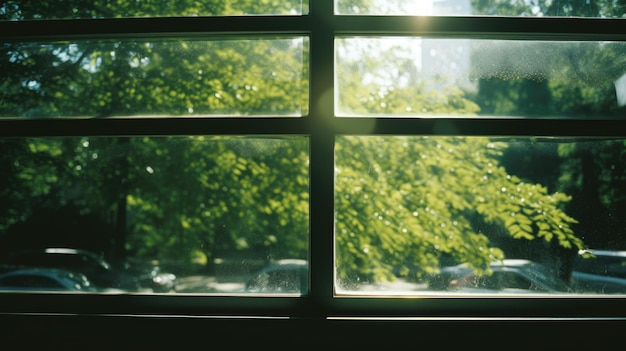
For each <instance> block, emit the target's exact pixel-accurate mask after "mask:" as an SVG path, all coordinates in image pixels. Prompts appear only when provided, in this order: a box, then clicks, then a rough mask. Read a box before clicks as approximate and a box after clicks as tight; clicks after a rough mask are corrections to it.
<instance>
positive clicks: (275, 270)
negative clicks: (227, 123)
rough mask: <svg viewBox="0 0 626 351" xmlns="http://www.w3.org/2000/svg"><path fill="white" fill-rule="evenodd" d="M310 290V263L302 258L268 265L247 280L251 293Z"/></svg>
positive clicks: (300, 292) (303, 291) (305, 291)
mask: <svg viewBox="0 0 626 351" xmlns="http://www.w3.org/2000/svg"><path fill="white" fill-rule="evenodd" d="M308 291H309V264H308V261H307V260H302V259H284V260H279V261H276V262H273V263H271V264H268V265H266V266H265V267H263V268H262V269H260V270H259V271H258V272H256V273H255V274H253V276H252V277H251V278H250V279H249V280H248V281H247V283H246V286H245V292H249V293H297V294H306V293H307V292H308Z"/></svg>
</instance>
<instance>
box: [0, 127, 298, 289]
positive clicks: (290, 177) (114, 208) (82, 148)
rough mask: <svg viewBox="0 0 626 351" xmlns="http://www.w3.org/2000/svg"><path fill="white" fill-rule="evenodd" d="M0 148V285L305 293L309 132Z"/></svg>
mask: <svg viewBox="0 0 626 351" xmlns="http://www.w3.org/2000/svg"><path fill="white" fill-rule="evenodd" d="M0 149H1V150H2V153H1V154H0V163H1V165H0V169H2V170H3V172H1V173H0V177H1V178H0V183H1V184H3V186H2V189H0V190H1V191H0V219H1V220H0V290H7V289H12V290H14V289H15V288H16V287H15V286H14V283H10V282H11V281H22V280H27V281H29V282H30V281H33V283H32V284H31V286H30V287H28V286H22V287H21V290H31V291H32V290H45V289H44V288H45V287H44V286H42V285H41V284H40V283H37V284H35V279H37V281H40V280H43V279H47V280H51V279H52V280H55V281H56V282H58V283H59V285H61V286H64V287H65V288H64V291H79V290H82V291H93V289H96V291H97V292H105V293H117V292H131V293H136V292H140V293H144V292H145V293H179V294H182V293H193V294H236V293H237V294H238V293H244V294H247V293H287V294H306V293H307V291H308V265H307V263H308V243H309V238H308V237H309V229H308V228H309V172H308V159H309V151H308V138H307V137H283V136H257V137H235V136H231V137H217V136H215V137H210V136H189V137H130V138H126V137H71V138H15V139H0ZM34 268H36V269H37V271H36V272H34V271H33V269H34ZM35 275H36V276H35ZM33 276H34V278H33ZM4 282H6V284H8V285H3V284H4ZM11 284H13V285H11Z"/></svg>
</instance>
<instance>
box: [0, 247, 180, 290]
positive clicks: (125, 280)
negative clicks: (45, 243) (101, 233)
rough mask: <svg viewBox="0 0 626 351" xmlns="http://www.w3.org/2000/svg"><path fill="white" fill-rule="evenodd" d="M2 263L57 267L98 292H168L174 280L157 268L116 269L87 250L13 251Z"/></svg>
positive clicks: (172, 287)
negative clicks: (79, 276)
mask: <svg viewBox="0 0 626 351" xmlns="http://www.w3.org/2000/svg"><path fill="white" fill-rule="evenodd" d="M4 263H5V264H8V265H13V266H18V267H20V266H21V267H42V268H60V269H66V270H69V271H72V272H77V273H82V274H84V275H85V276H87V278H89V280H90V281H91V282H92V283H93V284H94V285H95V286H96V288H97V289H99V290H101V291H104V290H110V289H118V290H122V291H128V292H170V291H173V290H174V289H175V279H176V277H175V276H174V275H173V274H169V273H162V272H159V271H158V267H151V268H149V269H141V270H135V269H133V268H132V267H130V266H124V267H119V268H116V267H113V266H112V265H111V264H109V263H108V262H107V261H106V260H104V259H103V258H102V257H100V256H98V255H97V254H95V253H93V252H91V251H88V250H81V249H72V248H48V249H41V250H22V251H15V252H11V253H9V254H8V255H7V257H6V259H5V260H4Z"/></svg>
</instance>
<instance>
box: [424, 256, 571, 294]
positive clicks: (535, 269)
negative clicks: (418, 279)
mask: <svg viewBox="0 0 626 351" xmlns="http://www.w3.org/2000/svg"><path fill="white" fill-rule="evenodd" d="M490 267H491V270H492V271H493V272H492V274H485V275H480V274H476V273H474V271H473V270H472V268H471V267H470V266H469V265H467V264H460V265H456V266H451V267H444V268H442V270H441V273H440V274H437V275H435V276H433V277H432V278H431V282H430V284H431V289H434V290H447V291H459V292H468V293H514V294H518V293H521V294H526V293H568V292H572V289H571V287H570V286H569V285H568V284H567V283H566V282H565V281H563V280H561V279H558V278H557V277H555V276H554V275H553V274H551V273H550V272H549V270H548V269H547V267H546V266H544V265H542V264H540V263H537V262H533V261H530V260H524V259H505V260H503V261H502V262H493V263H492V264H491V266H490Z"/></svg>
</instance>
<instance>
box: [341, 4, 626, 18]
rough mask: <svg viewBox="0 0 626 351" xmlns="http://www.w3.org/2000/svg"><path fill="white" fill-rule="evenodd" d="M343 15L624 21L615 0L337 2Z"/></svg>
mask: <svg viewBox="0 0 626 351" xmlns="http://www.w3.org/2000/svg"><path fill="white" fill-rule="evenodd" d="M335 13H337V14H341V15H415V16H520V17H522V16H523V17H529V16H530V17H594V18H624V15H625V12H624V4H623V3H622V2H619V1H613V0H586V1H579V0H558V1H553V0H390V1H388V0H335Z"/></svg>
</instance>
